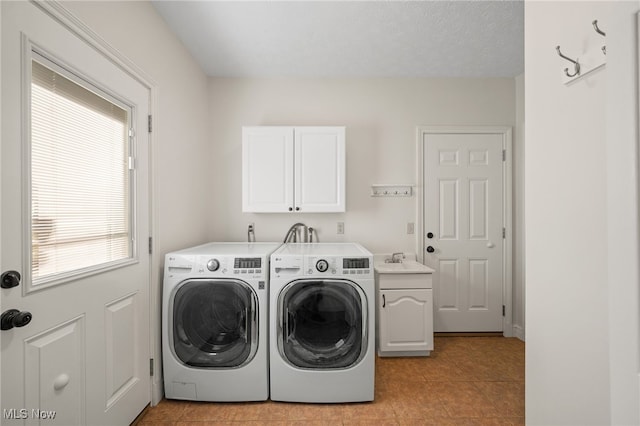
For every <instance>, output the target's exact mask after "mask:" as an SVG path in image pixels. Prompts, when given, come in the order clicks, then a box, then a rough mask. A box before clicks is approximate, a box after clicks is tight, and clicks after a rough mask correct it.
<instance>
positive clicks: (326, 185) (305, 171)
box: [294, 127, 345, 213]
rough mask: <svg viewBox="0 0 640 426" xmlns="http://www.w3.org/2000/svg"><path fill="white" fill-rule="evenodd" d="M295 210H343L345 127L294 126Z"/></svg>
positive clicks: (319, 211)
mask: <svg viewBox="0 0 640 426" xmlns="http://www.w3.org/2000/svg"><path fill="white" fill-rule="evenodd" d="M294 132H295V148H294V150H295V158H296V162H295V209H296V211H300V212H302V213H309V212H317V213H321V212H344V211H345V128H344V127H296V128H295V130H294Z"/></svg>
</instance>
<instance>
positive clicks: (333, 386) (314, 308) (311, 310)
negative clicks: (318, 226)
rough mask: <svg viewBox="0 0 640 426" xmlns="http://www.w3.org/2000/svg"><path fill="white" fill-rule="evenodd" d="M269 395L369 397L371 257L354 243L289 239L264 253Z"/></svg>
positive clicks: (371, 364) (372, 362)
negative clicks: (267, 274)
mask: <svg viewBox="0 0 640 426" xmlns="http://www.w3.org/2000/svg"><path fill="white" fill-rule="evenodd" d="M269 287H270V290H269V294H270V304H271V308H270V309H271V312H270V314H269V316H270V332H271V336H270V343H269V346H270V348H271V351H270V359H269V366H270V382H271V385H270V387H271V399H272V400H274V401H292V402H322V403H331V402H357V401H372V400H373V397H374V381H375V352H374V351H375V302H374V301H375V284H374V271H373V257H372V255H371V253H369V252H368V251H367V250H366V249H365V248H363V247H362V246H361V245H359V244H355V243H290V244H284V245H283V246H281V247H280V248H279V249H278V250H276V251H275V252H274V253H273V254H272V255H271V281H270V284H269Z"/></svg>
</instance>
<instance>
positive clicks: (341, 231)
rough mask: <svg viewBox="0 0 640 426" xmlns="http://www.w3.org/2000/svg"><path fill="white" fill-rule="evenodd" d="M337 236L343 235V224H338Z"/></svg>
mask: <svg viewBox="0 0 640 426" xmlns="http://www.w3.org/2000/svg"><path fill="white" fill-rule="evenodd" d="M336 233H337V234H344V222H338V228H337V230H336Z"/></svg>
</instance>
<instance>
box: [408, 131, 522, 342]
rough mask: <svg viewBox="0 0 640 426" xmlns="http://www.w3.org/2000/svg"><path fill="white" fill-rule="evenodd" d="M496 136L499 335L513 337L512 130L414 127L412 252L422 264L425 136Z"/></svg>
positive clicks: (423, 245) (423, 257) (423, 249)
mask: <svg viewBox="0 0 640 426" xmlns="http://www.w3.org/2000/svg"><path fill="white" fill-rule="evenodd" d="M447 133H448V134H500V135H502V149H503V150H504V152H505V157H504V161H503V163H502V177H503V179H502V182H503V184H502V206H503V215H502V217H503V223H502V227H503V228H504V229H505V236H504V239H503V243H504V250H503V259H502V265H503V266H502V300H503V304H504V315H503V317H502V334H503V336H505V337H512V336H513V335H514V334H513V300H512V297H513V264H512V262H513V254H512V252H513V229H512V224H513V200H512V198H513V197H512V191H513V189H512V188H513V186H512V185H513V165H512V159H511V156H512V152H513V150H512V145H513V141H512V129H511V127H506V126H504V127H503V126H418V128H417V131H416V171H417V174H416V186H417V187H416V193H417V196H416V217H417V219H418V220H417V221H416V222H417V235H418V237H417V238H416V253H418V259H419V260H420V261H421V262H423V263H424V261H425V255H424V253H425V243H424V239H425V235H424V232H425V223H424V219H425V211H424V187H423V185H424V142H423V140H424V136H425V135H428V134H447Z"/></svg>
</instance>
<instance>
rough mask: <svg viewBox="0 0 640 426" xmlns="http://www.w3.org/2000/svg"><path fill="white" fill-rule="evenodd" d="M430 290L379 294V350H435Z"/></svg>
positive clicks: (382, 292) (390, 291) (384, 291)
mask: <svg viewBox="0 0 640 426" xmlns="http://www.w3.org/2000/svg"><path fill="white" fill-rule="evenodd" d="M431 292H432V290H431V289H420V290H380V306H379V309H378V312H379V314H380V318H379V331H380V339H379V345H380V347H379V350H380V351H382V352H392V351H402V352H406V351H430V350H433V296H432V294H431Z"/></svg>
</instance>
